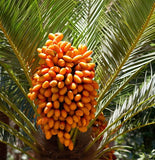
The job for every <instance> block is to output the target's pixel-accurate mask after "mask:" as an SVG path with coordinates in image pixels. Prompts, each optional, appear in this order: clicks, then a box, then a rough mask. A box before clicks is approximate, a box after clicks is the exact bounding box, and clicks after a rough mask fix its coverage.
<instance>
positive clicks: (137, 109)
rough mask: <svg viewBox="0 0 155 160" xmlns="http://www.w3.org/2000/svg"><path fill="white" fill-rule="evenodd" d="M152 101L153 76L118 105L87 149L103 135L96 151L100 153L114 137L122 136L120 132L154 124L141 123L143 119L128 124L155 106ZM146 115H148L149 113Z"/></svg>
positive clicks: (150, 122) (153, 95)
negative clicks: (105, 125)
mask: <svg viewBox="0 0 155 160" xmlns="http://www.w3.org/2000/svg"><path fill="white" fill-rule="evenodd" d="M154 100H155V76H154V77H152V78H151V79H150V81H149V82H148V83H147V82H146V81H144V84H143V86H142V88H137V87H136V88H135V91H134V92H133V94H132V95H131V96H130V97H128V98H127V99H126V100H125V101H124V103H123V105H120V106H118V107H117V108H116V109H115V111H114V112H113V114H112V115H111V117H110V119H109V120H108V125H107V127H106V128H105V129H104V130H103V131H102V132H101V133H100V134H99V135H98V136H97V138H95V139H94V140H93V142H92V143H91V144H90V145H88V148H89V147H91V145H93V144H94V143H95V142H96V141H97V140H98V139H99V138H100V137H101V136H102V135H103V134H104V137H103V139H102V144H103V145H101V148H99V149H98V151H101V149H103V148H104V147H105V145H106V144H109V142H111V141H112V140H114V139H116V137H118V136H119V135H122V132H128V131H132V130H133V128H135V129H136V128H140V127H143V126H146V125H150V124H154V123H155V122H153V121H154V120H151V121H145V120H146V119H145V120H144V121H143V118H145V117H139V118H140V119H134V120H135V122H134V123H129V122H131V120H133V117H135V116H136V115H137V114H139V113H141V112H143V111H144V110H146V109H149V108H151V107H153V106H155V101H154ZM147 114H149V112H148V113H147ZM147 120H148V118H147ZM133 124H134V125H133ZM135 126H136V127H135ZM118 132H119V133H118ZM115 136H116V137H115ZM88 148H87V149H88Z"/></svg>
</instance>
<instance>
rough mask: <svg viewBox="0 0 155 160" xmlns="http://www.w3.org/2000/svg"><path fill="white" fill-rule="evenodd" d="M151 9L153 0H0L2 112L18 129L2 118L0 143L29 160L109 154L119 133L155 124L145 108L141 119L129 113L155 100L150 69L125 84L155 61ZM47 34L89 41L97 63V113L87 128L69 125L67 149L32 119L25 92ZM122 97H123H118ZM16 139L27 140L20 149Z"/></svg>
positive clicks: (154, 16) (74, 41) (33, 111)
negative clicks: (100, 124)
mask: <svg viewBox="0 0 155 160" xmlns="http://www.w3.org/2000/svg"><path fill="white" fill-rule="evenodd" d="M154 8H155V4H154V1H153V0H149V1H146V0H136V1H135V0H130V1H128V0H124V1H121V0H118V1H111V0H99V1H95V0H85V1H84V0H79V1H76V0H57V1H54V0H52V1H49V0H45V1H39V0H38V1H37V0H35V1H31V0H29V1H11V0H8V1H5V0H1V2H0V67H1V68H0V74H1V76H0V85H1V87H0V111H1V112H3V113H4V114H5V115H6V116H8V117H9V119H11V120H12V121H13V122H14V123H15V124H16V125H17V126H18V127H19V128H20V129H19V130H18V131H17V130H16V129H14V128H13V127H12V126H9V125H7V124H6V123H4V122H2V121H0V128H1V130H0V134H1V136H0V141H1V142H3V143H6V144H8V145H10V146H11V147H13V148H16V149H17V150H19V151H21V152H23V153H25V154H27V155H28V156H29V157H31V158H32V159H42V158H43V157H44V158H45V157H46V158H47V159H48V158H51V159H54V158H55V159H56V157H59V156H58V155H61V156H62V157H63V158H64V157H65V158H66V156H69V158H70V159H75V157H76V158H79V159H86V157H87V158H88V159H91V158H92V159H106V156H107V153H110V151H113V150H117V149H122V148H123V147H122V146H112V147H108V145H109V143H110V142H113V141H114V140H115V139H116V138H117V137H118V136H120V135H122V134H124V133H127V132H129V131H132V130H135V129H137V128H140V127H144V126H147V125H150V124H154V121H153V120H150V119H149V112H147V113H146V114H145V117H144V118H138V117H137V118H136V119H135V118H134V117H135V116H136V115H138V114H139V113H140V112H144V110H146V109H148V110H149V109H150V108H151V107H153V106H154V96H155V94H154V90H155V89H154V87H155V85H154V84H155V80H154V75H153V72H152V73H151V75H150V76H149V77H147V78H146V79H145V80H144V83H143V84H137V87H136V88H135V89H134V87H132V86H131V85H130V84H129V82H130V81H131V80H132V79H134V78H135V76H136V75H137V74H138V73H139V72H141V71H142V70H143V71H145V69H146V66H147V65H148V64H150V63H151V62H153V61H154V59H155V54H154V51H153V47H152V46H150V44H151V43H152V41H153V40H154V38H155V34H154V28H155V23H154V19H155V14H154ZM50 32H53V33H55V32H62V33H64V39H65V40H67V41H70V42H71V43H72V45H73V46H75V47H78V46H79V44H85V45H87V47H88V49H89V50H93V54H92V58H93V62H94V63H95V64H96V68H95V74H96V75H95V80H96V81H97V82H98V84H99V90H98V93H99V97H98V98H97V102H98V104H97V105H96V110H97V111H96V115H95V119H93V120H91V122H90V123H89V126H88V132H86V133H80V132H79V131H78V130H77V129H75V130H73V131H72V135H73V139H74V141H75V150H73V151H72V152H71V151H68V150H67V149H64V148H63V147H62V146H61V145H60V144H59V143H58V144H59V145H57V140H56V139H55V138H52V139H51V141H47V140H45V138H44V135H43V134H42V133H41V131H40V129H39V128H38V127H37V126H36V119H35V118H34V114H36V109H37V106H36V105H35V104H34V103H33V102H32V101H31V100H30V99H29V98H28V96H27V93H28V92H29V91H28V89H29V87H31V86H32V82H31V76H32V74H33V73H34V72H35V71H36V67H37V65H38V60H39V59H38V56H37V48H38V47H42V46H43V45H44V43H45V41H46V40H47V36H48V34H49V33H50ZM132 91H134V92H133V94H131V95H130V96H128V95H127V93H128V92H130V93H131V92H132ZM122 95H125V96H126V98H125V100H124V102H123V103H119V99H120V97H121V96H122ZM112 102H113V103H112ZM106 109H108V110H106ZM109 110H110V116H109V117H107V118H108V121H107V125H106V127H105V128H104V129H103V130H102V131H101V132H100V133H99V134H97V136H95V137H94V138H92V136H90V132H91V129H92V127H93V126H94V124H95V122H96V120H97V119H98V117H99V115H100V114H101V113H102V112H106V113H107V115H109ZM16 139H20V140H21V141H22V142H23V143H24V146H25V148H24V149H22V148H20V146H16V145H15V140H16ZM27 149H29V150H33V153H35V154H33V153H32V152H30V151H27ZM58 150H60V152H59V151H58ZM45 151H47V152H46V153H45ZM92 151H93V154H92ZM54 152H56V153H54ZM77 152H80V154H79V153H77ZM60 153H61V154H60ZM88 155H89V156H88ZM42 156H43V157H42ZM61 156H60V157H59V158H62V157H61ZM107 157H108V156H107ZM59 158H58V159H59ZM108 158H109V157H108ZM109 159H110V158H109Z"/></svg>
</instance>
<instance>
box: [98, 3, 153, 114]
mask: <svg viewBox="0 0 155 160" xmlns="http://www.w3.org/2000/svg"><path fill="white" fill-rule="evenodd" d="M125 3H127V2H125V1H123V2H120V3H119V5H118V4H117V3H116V4H114V8H112V10H114V11H113V12H110V13H109V14H105V15H104V16H103V17H104V19H105V21H106V22H105V23H104V26H103V27H104V28H105V29H104V32H103V33H102V32H101V33H102V35H104V37H102V39H103V44H101V47H99V49H98V52H97V53H98V54H97V55H95V59H96V61H97V63H98V64H99V65H98V69H97V74H98V77H99V82H101V87H100V88H101V91H100V96H99V98H98V101H99V102H100V101H101V100H103V98H105V97H104V96H105V94H107V93H108V92H109V90H110V87H111V86H112V84H113V86H115V84H118V82H119V81H121V82H122V78H126V80H127V81H126V82H124V83H123V84H122V85H120V87H121V89H123V88H124V86H126V85H127V83H128V82H129V80H131V79H132V78H133V77H134V76H135V75H136V73H138V72H139V71H140V70H141V69H142V68H143V67H145V65H147V64H148V63H150V62H151V61H153V60H154V59H155V56H154V53H153V52H150V53H145V51H144V52H142V50H143V48H144V46H145V45H146V44H148V43H150V42H151V40H152V39H153V38H154V34H152V32H153V31H154V27H152V26H154V23H153V19H154V5H153V1H149V3H147V4H146V5H145V3H146V1H140V2H139V1H135V2H132V1H131V2H128V4H129V6H130V10H129V11H128V12H129V13H128V12H127V13H128V14H127V13H126V10H123V7H124V4H125ZM143 6H147V7H146V8H145V10H143ZM137 8H138V11H137ZM142 12H145V13H144V14H143V15H141V13H142ZM120 13H121V15H120ZM137 13H139V15H137V16H136V19H137V21H138V23H137V22H136V23H134V20H133V19H134V18H133V17H134V14H137ZM141 16H142V17H141ZM114 17H115V18H114ZM148 30H149V31H150V32H148ZM144 35H145V41H143V42H142V40H144ZM137 50H138V52H137ZM135 61H136V63H134V62H135ZM133 68H134V69H133ZM121 89H119V90H118V91H120V90H121ZM111 90H113V88H111ZM113 91H114V90H113ZM116 93H117V94H118V93H119V92H116ZM117 94H116V95H117ZM107 95H108V94H107ZM108 96H109V95H108ZM112 96H113V97H112V99H113V98H114V95H112ZM112 99H111V100H112ZM111 100H110V101H111ZM110 101H109V102H108V104H109V103H110ZM108 104H106V106H105V107H107V105H108ZM105 107H102V108H101V109H99V113H100V112H101V111H103V109H104V108H105Z"/></svg>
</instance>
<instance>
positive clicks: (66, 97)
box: [28, 33, 99, 150]
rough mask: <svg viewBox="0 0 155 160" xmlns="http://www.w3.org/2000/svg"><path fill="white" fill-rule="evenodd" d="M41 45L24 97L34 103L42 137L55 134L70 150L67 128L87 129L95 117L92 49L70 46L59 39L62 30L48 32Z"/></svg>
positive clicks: (96, 86)
mask: <svg viewBox="0 0 155 160" xmlns="http://www.w3.org/2000/svg"><path fill="white" fill-rule="evenodd" d="M48 38H49V39H48V40H47V41H46V43H45V46H43V47H42V48H38V49H37V51H38V56H39V58H40V61H39V67H38V68H37V71H36V72H35V73H34V75H33V77H32V85H33V87H32V88H30V93H28V97H29V98H30V99H31V100H34V101H35V104H37V105H38V108H37V113H38V114H39V115H40V116H39V117H38V118H37V124H38V125H41V128H42V130H43V132H44V133H45V137H46V139H51V137H52V136H54V135H57V136H58V138H59V140H60V142H61V143H62V144H64V145H65V146H66V147H68V148H69V149H70V150H73V148H74V146H73V142H72V140H71V138H72V137H71V135H70V131H71V129H72V128H78V129H79V131H81V132H86V131H87V126H88V124H89V122H90V120H91V119H93V118H94V117H95V114H94V113H95V111H96V109H95V107H94V106H95V105H96V104H97V102H96V100H95V98H96V97H97V96H98V94H97V89H98V88H99V86H98V84H97V82H95V81H94V80H93V78H94V76H95V70H94V67H95V64H94V63H91V62H90V61H91V60H92V58H91V57H90V55H91V54H92V51H87V47H86V46H85V45H79V47H78V48H76V47H73V46H72V45H71V43H69V42H67V41H62V39H63V34H62V33H55V34H53V33H50V34H49V35H48Z"/></svg>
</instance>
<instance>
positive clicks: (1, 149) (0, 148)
mask: <svg viewBox="0 0 155 160" xmlns="http://www.w3.org/2000/svg"><path fill="white" fill-rule="evenodd" d="M0 121H2V122H4V123H6V124H9V118H8V117H7V116H6V115H5V114H3V113H2V112H0ZM0 159H1V160H7V145H6V144H4V143H1V142H0Z"/></svg>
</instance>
